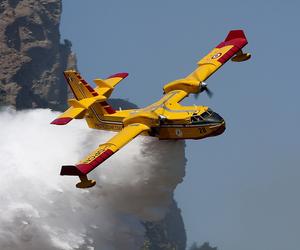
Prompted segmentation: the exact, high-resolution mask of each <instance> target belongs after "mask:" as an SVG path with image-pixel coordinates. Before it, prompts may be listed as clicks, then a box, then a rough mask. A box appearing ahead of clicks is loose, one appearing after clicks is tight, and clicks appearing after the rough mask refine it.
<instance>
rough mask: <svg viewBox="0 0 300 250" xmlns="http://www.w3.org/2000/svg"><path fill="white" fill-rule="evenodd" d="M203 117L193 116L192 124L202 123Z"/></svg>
mask: <svg viewBox="0 0 300 250" xmlns="http://www.w3.org/2000/svg"><path fill="white" fill-rule="evenodd" d="M202 120H203V119H202V117H201V116H200V115H193V116H192V117H191V122H199V121H202Z"/></svg>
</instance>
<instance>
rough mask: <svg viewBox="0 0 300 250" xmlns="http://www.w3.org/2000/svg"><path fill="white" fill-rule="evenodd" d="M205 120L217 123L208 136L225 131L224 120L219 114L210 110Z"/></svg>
mask: <svg viewBox="0 0 300 250" xmlns="http://www.w3.org/2000/svg"><path fill="white" fill-rule="evenodd" d="M207 121H208V122H209V123H212V124H218V125H217V126H216V127H215V130H214V131H213V133H212V134H211V135H210V136H217V135H220V134H222V133H223V132H224V131H225V121H224V119H223V118H222V117H221V116H220V115H219V114H217V113H215V112H212V114H211V115H210V116H209V117H207Z"/></svg>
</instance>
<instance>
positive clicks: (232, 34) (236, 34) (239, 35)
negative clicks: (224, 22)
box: [224, 30, 247, 42]
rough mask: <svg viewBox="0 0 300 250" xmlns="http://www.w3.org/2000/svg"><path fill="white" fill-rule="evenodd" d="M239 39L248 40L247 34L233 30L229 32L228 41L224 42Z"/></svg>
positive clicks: (226, 40)
mask: <svg viewBox="0 0 300 250" xmlns="http://www.w3.org/2000/svg"><path fill="white" fill-rule="evenodd" d="M237 38H241V39H246V40H247V38H246V36H245V33H244V31H243V30H231V31H229V33H228V35H227V37H226V39H225V41H224V42H228V41H230V40H233V39H237Z"/></svg>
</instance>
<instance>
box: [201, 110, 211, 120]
mask: <svg viewBox="0 0 300 250" xmlns="http://www.w3.org/2000/svg"><path fill="white" fill-rule="evenodd" d="M201 116H202V118H203V119H205V118H207V117H209V116H210V113H209V112H208V111H205V112H204V113H202V114H201Z"/></svg>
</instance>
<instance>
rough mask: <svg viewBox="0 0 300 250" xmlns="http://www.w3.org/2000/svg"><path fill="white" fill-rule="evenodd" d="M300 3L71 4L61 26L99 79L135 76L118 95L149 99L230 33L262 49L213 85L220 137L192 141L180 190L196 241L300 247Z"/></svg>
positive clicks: (88, 74)
mask: <svg viewBox="0 0 300 250" xmlns="http://www.w3.org/2000/svg"><path fill="white" fill-rule="evenodd" d="M299 9H300V2H299V1H292V0H290V1H279V0H277V1H258V0H253V1H233V0H229V1H226V2H225V1H223V2H221V1H199V0H189V1H179V0H172V1H171V0H165V1H158V0H153V1H141V0H139V1H138V0H130V1H121V0H118V1H117V0H112V1H96V0H90V1H79V0H64V1H63V15H62V25H61V33H62V38H67V39H69V40H71V41H72V43H73V50H74V52H75V53H76V55H77V58H78V67H79V70H80V72H81V73H82V75H83V76H84V77H85V78H86V79H87V80H88V81H90V82H91V80H92V79H94V78H96V77H105V76H108V75H110V74H113V73H115V72H122V71H125V72H129V74H130V75H129V77H128V78H127V79H126V80H125V81H124V82H122V83H121V84H120V85H118V87H117V89H116V90H115V92H114V94H113V97H119V98H125V99H128V100H130V101H132V102H134V103H136V104H138V105H139V106H145V105H148V104H150V103H151V102H153V101H155V100H157V99H159V98H160V97H161V95H162V86H163V85H164V84H165V83H167V82H169V81H172V80H175V79H178V78H181V77H183V76H186V75H187V74H189V73H190V72H192V70H194V68H195V67H196V63H197V61H198V60H199V59H200V58H201V57H203V56H204V55H205V54H206V53H207V52H209V51H210V49H212V48H213V47H214V46H215V45H217V44H218V43H219V42H220V41H221V40H223V39H224V38H225V36H226V34H227V32H228V31H229V30H231V29H244V30H245V33H246V35H247V37H248V41H249V44H248V45H247V47H246V50H247V51H248V52H250V53H251V54H252V58H251V60H249V61H247V62H244V63H231V62H228V63H227V64H226V65H225V66H224V67H223V68H222V69H221V70H220V71H218V72H217V73H216V74H215V75H214V76H212V77H211V78H210V79H209V80H208V81H207V83H208V84H209V87H210V88H211V89H212V90H213V92H214V96H213V98H212V99H208V98H207V97H206V96H205V94H203V95H201V96H200V98H199V99H198V100H195V99H194V98H193V97H192V96H191V97H190V98H188V100H185V101H184V104H193V103H195V104H196V105H208V106H209V107H211V108H212V109H214V110H215V111H216V112H217V113H219V114H220V115H221V116H222V117H224V118H225V120H226V124H227V129H226V131H225V133H224V134H223V135H221V136H219V137H216V138H210V139H206V140H201V141H188V142H187V148H186V157H187V159H188V163H187V167H186V177H185V179H184V182H183V183H182V184H181V185H180V186H179V187H178V188H177V191H176V200H177V201H178V203H179V206H180V208H181V209H182V213H183V217H184V220H185V225H186V231H187V235H188V242H189V244H191V243H192V242H193V241H197V242H204V241H210V242H211V244H212V245H215V246H218V247H219V248H218V249H220V250H240V249H243V250H248V249H249V250H250V249H251V250H252V249H264V250H269V249H272V250H277V249H278V250H279V249H280V250H282V249H287V250H296V249H297V250H298V249H299V247H300V240H299V239H298V237H299V235H300V216H299V211H300V200H299V189H300V182H299V178H300V169H299V167H300V164H299V163H300V159H299V149H300V141H299V139H300V137H299V122H300V115H299V114H300V112H299V103H300V102H299V92H300V87H299V83H298V82H299V79H298V76H299V73H298V72H299V62H298V60H299V59H298V58H299V52H298V46H299V40H300V32H299V23H300V20H299V19H300V17H299Z"/></svg>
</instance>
